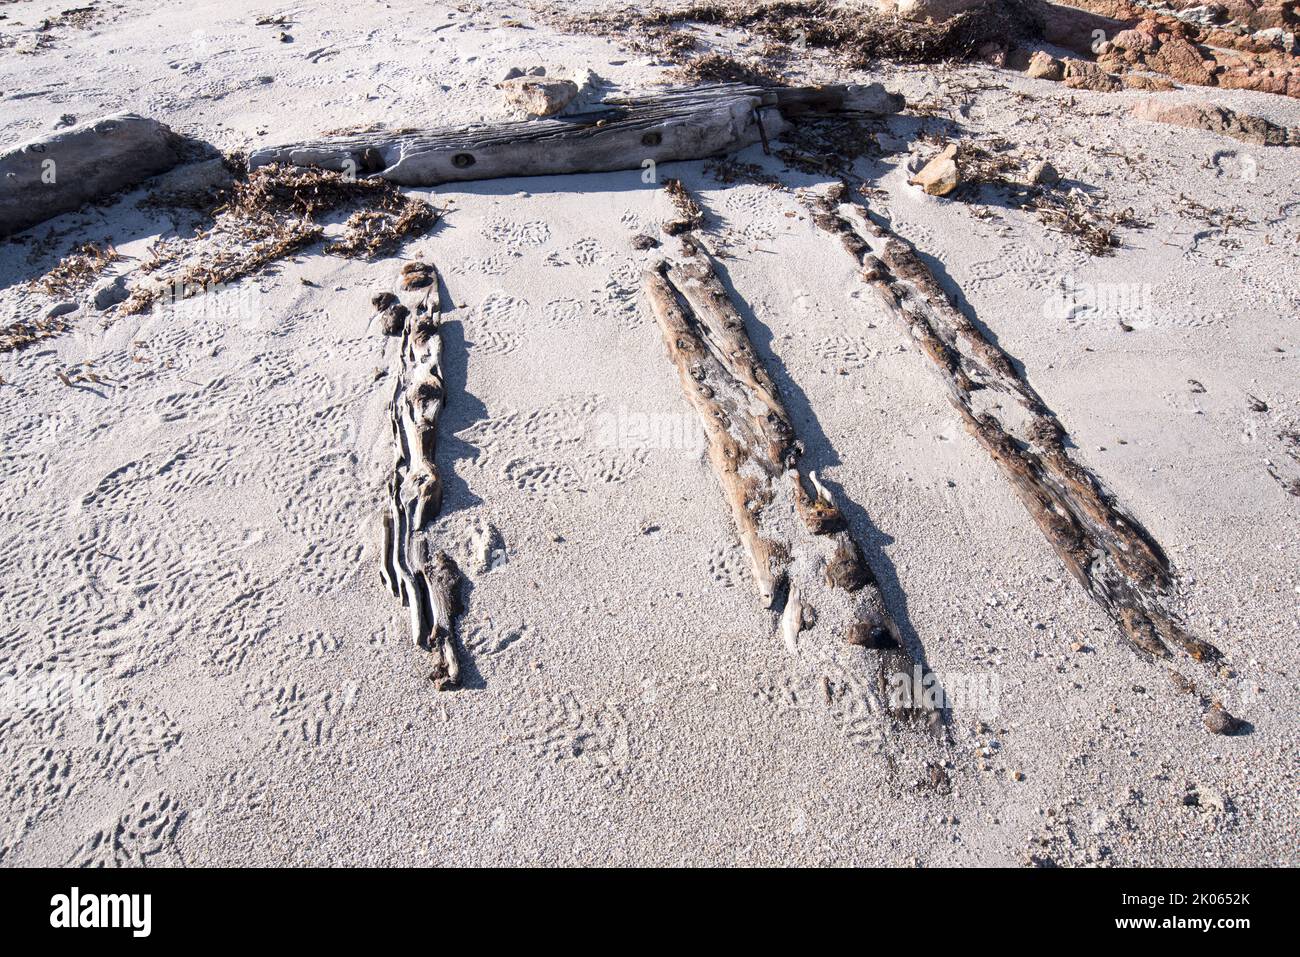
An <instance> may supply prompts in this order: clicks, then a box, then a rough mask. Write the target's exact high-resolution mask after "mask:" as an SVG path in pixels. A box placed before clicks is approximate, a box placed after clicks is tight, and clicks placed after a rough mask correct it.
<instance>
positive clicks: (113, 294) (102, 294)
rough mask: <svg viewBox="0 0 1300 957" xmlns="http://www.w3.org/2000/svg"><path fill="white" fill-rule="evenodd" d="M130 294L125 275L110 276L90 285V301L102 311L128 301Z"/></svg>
mask: <svg viewBox="0 0 1300 957" xmlns="http://www.w3.org/2000/svg"><path fill="white" fill-rule="evenodd" d="M129 295H130V293H129V292H128V291H127V288H126V277H125V276H108V277H106V278H104V279H101V280H99V282H97V283H95V285H93V286H91V287H90V301H91V302H93V303H94V304H95V308H96V309H98V310H99V311H100V312H103V311H104V310H105V309H111V308H112V307H113V306H116V305H117V304H118V303H119V302H124V301H126V298H127V296H129Z"/></svg>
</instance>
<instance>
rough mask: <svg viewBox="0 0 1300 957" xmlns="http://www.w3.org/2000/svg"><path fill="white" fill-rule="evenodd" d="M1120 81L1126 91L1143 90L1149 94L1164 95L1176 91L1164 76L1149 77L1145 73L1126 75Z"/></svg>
mask: <svg viewBox="0 0 1300 957" xmlns="http://www.w3.org/2000/svg"><path fill="white" fill-rule="evenodd" d="M1120 79H1121V80H1122V81H1123V83H1124V88H1125V89H1126V90H1143V91H1145V92H1148V93H1164V92H1165V91H1167V90H1172V89H1174V84H1172V83H1170V82H1169V81H1168V80H1166V79H1165V78H1164V77H1162V76H1147V75H1145V74H1143V73H1125V74H1124V75H1123V76H1122V77H1120Z"/></svg>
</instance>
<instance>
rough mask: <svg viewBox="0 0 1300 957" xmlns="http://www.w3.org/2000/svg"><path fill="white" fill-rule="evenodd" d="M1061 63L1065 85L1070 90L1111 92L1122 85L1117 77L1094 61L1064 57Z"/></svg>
mask: <svg viewBox="0 0 1300 957" xmlns="http://www.w3.org/2000/svg"><path fill="white" fill-rule="evenodd" d="M1063 63H1064V66H1065V85H1066V86H1068V87H1069V88H1070V89H1072V90H1092V91H1093V92H1094V93H1113V92H1115V91H1116V90H1118V89H1120V88H1121V87H1122V86H1123V84H1122V83H1120V79H1119V77H1117V76H1114V75H1112V74H1110V73H1107V72H1106V71H1105V70H1103V69H1102V68H1101V67H1099V66H1098V65H1097V64H1095V63H1089V62H1088V61H1087V60H1075V59H1066V60H1065V61H1063Z"/></svg>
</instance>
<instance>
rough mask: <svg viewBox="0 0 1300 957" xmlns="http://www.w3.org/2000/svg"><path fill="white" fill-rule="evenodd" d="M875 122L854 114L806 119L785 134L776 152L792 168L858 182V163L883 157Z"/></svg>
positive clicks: (791, 127)
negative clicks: (856, 168)
mask: <svg viewBox="0 0 1300 957" xmlns="http://www.w3.org/2000/svg"><path fill="white" fill-rule="evenodd" d="M874 122H875V121H874V120H871V119H867V118H863V117H856V116H851V115H826V116H806V117H801V118H800V121H799V122H798V123H796V124H792V125H791V126H790V127H788V128H787V129H786V130H784V131H783V132H782V134H781V142H782V143H783V144H784V145H783V146H781V148H779V149H777V150H776V155H777V156H779V157H780V158H781V159H782V160H783V161H784V162H785V163H786V165H788V166H789V167H791V168H792V169H796V170H798V171H799V172H801V173H807V174H809V175H813V176H830V177H832V178H835V179H843V178H845V177H848V178H851V179H857V178H858V177H857V176H856V175H855V174H854V173H853V167H854V164H855V163H857V161H858V160H859V159H862V158H863V157H878V156H881V155H882V153H881V149H880V144H879V143H878V142H877V140H876V130H875V129H874V128H873V124H874Z"/></svg>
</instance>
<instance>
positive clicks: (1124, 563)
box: [813, 185, 1219, 661]
mask: <svg viewBox="0 0 1300 957" xmlns="http://www.w3.org/2000/svg"><path fill="white" fill-rule="evenodd" d="M849 197H850V194H849V190H848V188H847V187H845V186H843V185H840V186H837V187H835V188H834V189H832V190H831V191H830V192H829V193H828V194H827V195H826V196H825V197H821V198H819V199H817V200H816V201H815V202H814V209H813V214H814V220H815V222H816V223H817V225H818V226H819V227H821V228H822V229H824V230H826V231H828V232H830V233H832V234H834V235H836V236H837V237H839V238H840V240H841V242H842V243H843V245H844V246H845V248H846V249H848V251H849V252H850V253H851V254H852V255H853V256H854V257H855V258H856V259H857V260H858V261H859V262H860V263H861V264H862V278H863V280H864V281H865V282H867V283H868V284H869V285H870V286H872V288H874V289H875V290H876V292H877V293H878V294H879V296H880V298H881V301H882V302H883V303H884V304H885V306H886V308H887V309H888V311H889V312H890V313H891V314H892V315H894V316H895V317H896V318H897V319H898V320H899V322H900V323H902V325H903V327H904V328H905V329H906V330H907V332H908V334H909V335H910V336H911V338H912V339H913V340H914V341H915V342H916V343H917V345H918V346H919V347H920V349H921V351H922V353H924V354H925V355H926V357H927V358H929V359H930V361H931V363H932V365H933V366H934V368H935V369H936V371H937V372H938V374H939V378H940V380H941V381H942V382H943V384H944V386H945V387H946V389H947V391H948V396H949V399H950V401H951V402H952V404H953V406H954V407H955V408H956V409H957V411H958V413H959V414H960V415H961V417H962V421H963V423H964V424H965V426H966V429H967V431H969V432H970V434H971V435H972V436H973V437H974V438H975V440H976V441H977V442H978V443H979V444H980V446H981V447H983V448H984V450H985V451H986V452H988V453H989V455H990V456H991V457H992V458H993V460H994V461H995V462H997V464H998V465H999V467H1000V468H1001V469H1002V471H1003V473H1004V474H1005V475H1006V476H1007V477H1008V478H1009V479H1010V481H1011V483H1012V487H1013V488H1014V489H1015V491H1016V494H1017V495H1018V496H1019V498H1020V500H1021V501H1022V502H1023V503H1024V505H1025V508H1026V509H1027V510H1028V511H1029V514H1030V516H1031V517H1032V518H1033V519H1034V521H1035V523H1036V524H1037V525H1038V526H1039V528H1040V529H1041V530H1042V532H1043V534H1044V536H1045V537H1046V538H1047V540H1048V542H1049V543H1051V545H1052V547H1053V548H1054V549H1055V550H1056V552H1057V554H1058V555H1059V556H1060V558H1061V560H1062V561H1063V562H1064V563H1065V566H1066V568H1068V569H1069V570H1070V573H1071V574H1072V575H1073V576H1074V577H1075V578H1076V579H1077V580H1078V581H1079V582H1080V583H1081V584H1082V585H1083V586H1084V588H1085V589H1087V591H1088V593H1089V594H1090V595H1091V596H1092V597H1093V599H1094V600H1096V601H1097V602H1098V604H1100V605H1101V606H1102V607H1103V608H1104V609H1105V610H1106V611H1107V613H1108V614H1109V615H1110V617H1111V618H1112V620H1114V621H1115V623H1116V625H1117V626H1118V628H1119V631H1120V633H1121V635H1122V636H1123V637H1124V639H1125V640H1126V641H1127V642H1128V643H1129V644H1130V645H1131V646H1132V647H1133V648H1135V649H1136V650H1137V651H1139V652H1140V653H1142V654H1143V655H1148V656H1156V657H1168V656H1169V654H1170V646H1173V647H1177V648H1179V649H1181V650H1183V651H1185V652H1186V653H1187V654H1189V655H1191V656H1192V657H1193V658H1195V659H1197V660H1198V661H1207V660H1212V659H1215V658H1218V657H1219V652H1218V650H1217V649H1216V648H1215V647H1214V646H1213V645H1210V644H1209V643H1207V642H1205V641H1202V640H1200V639H1197V638H1194V637H1193V636H1191V635H1189V634H1188V633H1187V631H1186V630H1185V629H1184V627H1183V626H1182V624H1181V623H1180V621H1179V619H1178V617H1177V615H1176V614H1175V613H1174V612H1173V611H1172V610H1171V609H1170V607H1169V604H1170V600H1171V599H1172V597H1173V595H1174V591H1175V589H1176V580H1175V576H1174V573H1173V570H1172V568H1171V566H1170V563H1169V559H1168V557H1167V556H1166V555H1165V553H1164V551H1163V549H1161V547H1160V545H1159V544H1158V543H1157V542H1156V541H1155V539H1154V538H1153V537H1152V536H1151V534H1150V533H1149V532H1148V531H1147V530H1146V529H1145V528H1144V527H1143V526H1142V524H1141V523H1140V522H1139V521H1138V520H1137V519H1136V518H1134V517H1133V516H1132V515H1131V514H1130V513H1129V512H1128V511H1127V510H1126V509H1125V508H1124V507H1123V506H1122V505H1121V504H1120V503H1119V502H1118V501H1117V499H1116V497H1115V495H1114V494H1113V493H1112V492H1111V491H1110V490H1109V489H1108V488H1107V487H1106V486H1105V485H1104V484H1103V483H1102V481H1101V480H1100V479H1099V478H1098V477H1097V476H1096V475H1094V474H1093V473H1092V472H1091V471H1089V470H1088V469H1087V468H1086V467H1084V466H1083V465H1081V464H1080V463H1079V462H1077V461H1075V459H1074V458H1073V457H1072V456H1071V455H1070V453H1069V451H1068V450H1067V448H1066V442H1067V434H1066V431H1065V428H1064V427H1063V426H1062V424H1061V423H1060V421H1059V420H1058V419H1057V418H1056V416H1055V415H1053V414H1052V412H1051V410H1050V409H1048V408H1047V406H1046V405H1045V404H1044V403H1043V401H1042V399H1041V398H1040V397H1039V395H1038V393H1037V392H1035V391H1034V389H1033V387H1032V386H1031V385H1030V384H1029V382H1028V381H1027V380H1026V379H1025V378H1024V377H1023V376H1022V375H1021V374H1020V373H1019V372H1018V371H1017V363H1016V362H1014V361H1013V359H1012V358H1011V356H1009V355H1007V353H1006V352H1004V351H1003V350H1002V349H1000V348H999V347H998V346H997V345H995V344H994V343H992V342H990V341H989V340H988V339H987V338H986V337H985V336H984V334H983V333H982V332H981V331H980V329H979V328H978V327H977V326H975V324H974V323H972V322H971V321H970V319H969V318H967V316H966V315H965V314H964V313H963V312H962V311H961V310H960V309H959V308H957V306H956V305H955V304H954V303H953V302H952V300H951V299H949V297H948V295H947V293H945V292H944V290H943V289H942V287H941V286H940V285H939V283H938V282H937V281H936V280H935V278H934V275H933V273H931V271H930V270H929V268H928V267H927V266H926V265H925V263H924V262H922V260H921V259H920V257H918V256H917V254H916V251H915V250H914V249H913V248H912V247H911V245H909V244H908V243H907V242H905V241H904V240H902V239H901V238H899V237H898V236H897V235H895V234H894V233H892V232H891V231H889V230H888V229H886V228H885V227H884V226H881V225H879V224H878V223H877V222H876V221H875V220H873V219H872V218H871V217H870V216H868V215H867V212H866V209H865V207H864V206H862V205H859V203H858V202H849ZM992 393H996V394H997V395H998V396H1000V397H1001V398H1002V399H1005V400H1007V401H1006V402H1001V401H990V400H988V399H987V398H986V396H987V395H988V394H992Z"/></svg>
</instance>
